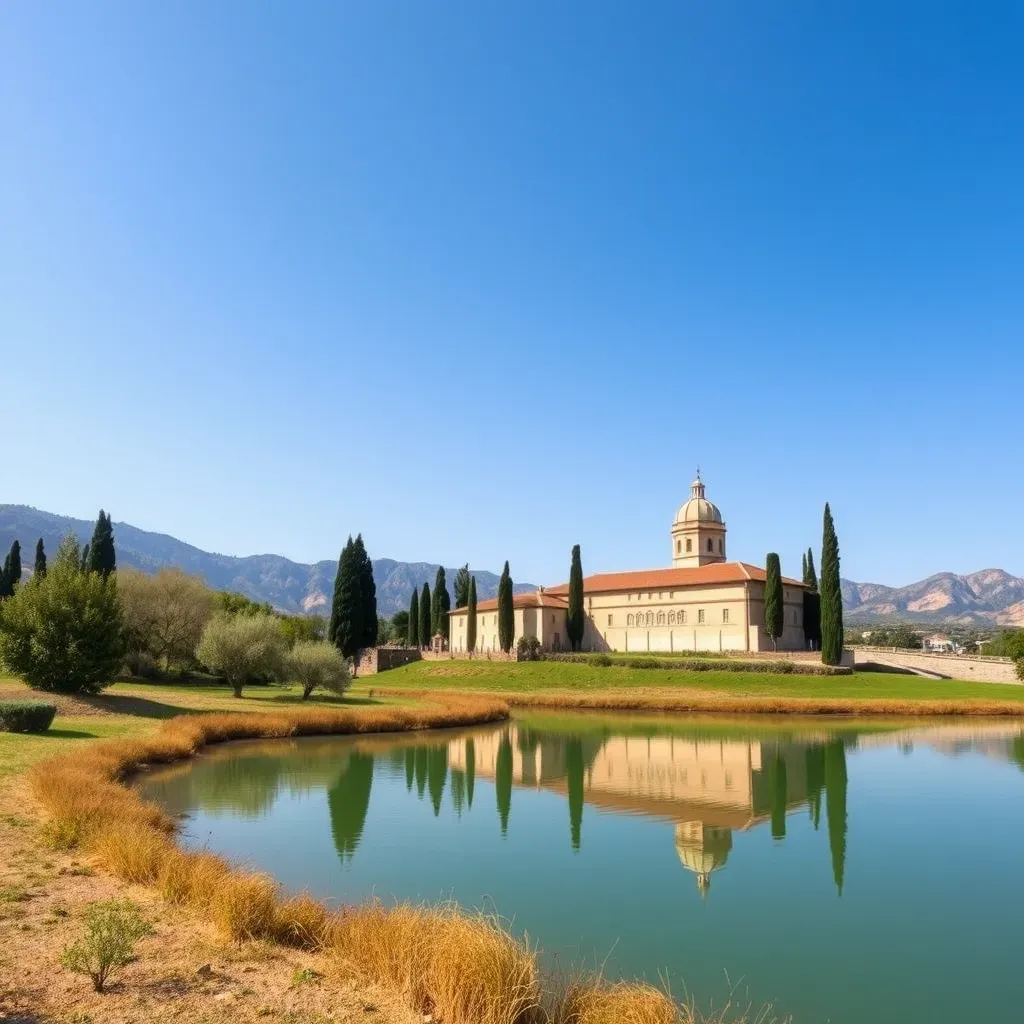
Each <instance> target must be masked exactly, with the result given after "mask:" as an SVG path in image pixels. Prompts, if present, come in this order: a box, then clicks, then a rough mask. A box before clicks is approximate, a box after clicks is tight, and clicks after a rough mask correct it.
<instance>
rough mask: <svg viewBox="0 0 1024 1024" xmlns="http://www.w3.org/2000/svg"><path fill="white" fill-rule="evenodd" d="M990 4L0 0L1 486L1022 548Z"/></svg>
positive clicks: (662, 543)
mask: <svg viewBox="0 0 1024 1024" xmlns="http://www.w3.org/2000/svg"><path fill="white" fill-rule="evenodd" d="M1022 49H1024V7H1022V6H1021V5H1020V4H1016V3H1005V4H1001V3H996V2H992V3H986V4H968V3H948V4H933V3H911V2H907V3H902V4H888V3H871V2H867V3H853V2H848V3H828V4H822V3H817V2H791V3H787V4H768V3H761V2H754V3H739V2H736V3H730V2H723V3H714V4H707V3H697V2H670V3H664V4H659V3H653V2H650V3H643V4H625V3H617V2H616V3H602V2H596V0H591V2H588V3H576V4H569V3H555V4H552V3H546V2H533V0H522V2H516V3H511V2H507V3H495V2H481V0H474V2H468V0H467V2H450V3H444V4H425V3H421V2H387V3H360V4H356V3H352V4H336V3H325V4H320V5H318V4H314V3H311V2H307V3H302V4H286V3H283V2H279V3H264V4H242V3H226V2H218V3H208V2H205V0H203V2H199V0H197V2H185V0H182V2H178V3H174V4H163V5H158V4H137V3H129V2H123V3H117V4H110V3H103V2H100V0H94V2H92V3H89V4H81V3H71V2H68V3H52V4H38V3H32V2H29V0H15V2H10V3H7V4H5V5H4V6H3V8H2V10H0V96H2V102H0V133H2V136H0V137H2V140H3V141H2V150H3V154H4V157H3V159H2V160H0V346H2V364H0V365H2V367H3V371H2V376H3V381H4V388H3V391H4V403H3V407H4V413H5V415H4V422H5V427H6V429H5V437H6V441H5V444H4V453H3V469H2V474H0V480H2V485H0V491H2V494H0V500H3V501H10V502H24V503H28V504H32V505H35V506H37V507H40V508H45V509H48V510H51V511H55V512H62V513H67V514H72V515H80V516H83V517H92V516H94V515H95V513H96V509H97V508H99V507H100V506H101V505H102V506H104V507H105V508H107V509H109V510H110V511H112V513H113V514H114V518H115V519H116V520H127V521H129V522H132V523H134V524H136V525H138V526H141V527H143V528H147V529H154V530H160V531H164V532H168V533H172V534H175V535H176V536H179V537H181V538H183V539H186V540H189V541H190V542H192V543H195V544H198V545H200V546H202V547H205V548H208V549H214V550H219V551H225V552H229V553H234V554H247V553H253V552H262V551H275V552H280V553H283V554H286V555H289V556H290V557H293V558H296V559H300V560H313V559H316V558H325V557H335V556H336V554H337V551H338V549H339V547H340V545H341V543H342V542H343V541H344V539H345V537H346V535H347V534H348V533H349V532H354V531H356V530H362V532H363V533H364V535H365V537H366V540H367V543H368V547H369V549H370V552H371V554H372V555H374V556H375V557H380V556H387V557H392V558H399V559H406V560H430V561H444V562H445V563H448V564H455V563H462V562H464V561H467V560H468V561H470V562H471V563H472V564H473V565H474V566H475V567H479V568H491V569H494V568H498V567H500V564H501V562H502V561H503V560H504V559H505V558H508V559H509V560H510V562H511V565H512V571H513V575H514V576H515V577H516V578H517V579H520V580H531V581H533V582H538V583H543V582H554V581H558V580H560V579H563V578H565V576H566V574H567V564H568V555H569V549H570V547H571V545H572V544H573V543H576V542H579V543H580V544H581V545H582V547H583V557H584V567H585V569H586V570H587V571H597V570H606V569H617V568H636V567H646V566H657V565H662V564H667V562H668V560H669V558H670V549H669V526H670V523H671V520H672V517H673V515H674V512H675V509H676V507H677V505H678V504H679V503H680V502H681V501H682V500H683V499H684V498H685V497H686V495H687V493H688V487H689V482H690V480H691V478H692V477H693V473H694V468H695V466H696V465H697V464H698V463H699V464H700V466H701V468H702V471H703V474H704V477H705V480H706V482H707V486H708V496H709V497H710V498H712V499H713V500H715V501H717V502H718V503H719V504H720V506H721V507H722V509H723V512H724V514H725V517H726V521H727V524H728V526H729V547H730V555H731V556H732V557H735V558H743V559H746V560H749V561H755V562H760V563H762V564H763V559H764V554H765V552H767V551H769V550H777V551H779V552H780V553H781V555H782V560H783V568H784V570H786V571H788V572H792V573H798V572H799V559H800V552H801V550H802V549H803V548H805V547H806V546H807V545H808V544H813V545H814V546H815V548H817V546H818V545H819V544H820V535H821V510H822V506H823V503H824V502H825V501H826V500H828V501H830V502H831V503H832V507H833V511H834V514H835V517H836V522H837V528H838V531H839V538H840V544H841V549H842V555H843V574H844V575H845V576H848V577H850V578H853V579H858V580H874V581H877V582H884V583H891V584H902V583H907V582H910V581H912V580H914V579H918V578H920V577H922V576H924V575H927V574H928V573H930V572H934V571H939V570H944V569H949V570H953V571H958V572H965V571H970V570H973V569H978V568H982V567H986V566H990V565H998V566H1001V567H1004V568H1006V569H1008V570H1010V571H1012V572H1015V573H1018V574H1024V529H1022V526H1021V523H1022V518H1021V508H1022V505H1024V501H1022V499H1024V483H1022V477H1021V472H1020V466H1021V447H1022V439H1024V415H1022V411H1021V395H1022V394H1024V392H1022V387H1021V381H1022V379H1024V345H1022V333H1024V332H1022V326H1024V187H1022V182H1024V63H1022V62H1021V60H1020V54H1021V52H1022Z"/></svg>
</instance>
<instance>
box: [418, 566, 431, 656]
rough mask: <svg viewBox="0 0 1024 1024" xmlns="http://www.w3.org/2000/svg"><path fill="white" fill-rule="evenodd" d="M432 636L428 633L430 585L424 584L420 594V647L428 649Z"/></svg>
mask: <svg viewBox="0 0 1024 1024" xmlns="http://www.w3.org/2000/svg"><path fill="white" fill-rule="evenodd" d="M433 635H434V634H433V633H431V632H430V584H429V583H426V582H424V584H423V593H422V594H420V647H429V646H430V641H431V639H432V637H433Z"/></svg>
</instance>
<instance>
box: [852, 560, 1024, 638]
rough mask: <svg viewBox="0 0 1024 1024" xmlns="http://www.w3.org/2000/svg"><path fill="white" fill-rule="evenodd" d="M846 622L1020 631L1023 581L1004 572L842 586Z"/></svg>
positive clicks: (942, 574) (1023, 608)
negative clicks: (894, 584) (1017, 628)
mask: <svg viewBox="0 0 1024 1024" xmlns="http://www.w3.org/2000/svg"><path fill="white" fill-rule="evenodd" d="M842 586H843V607H844V608H845V610H846V617H847V619H849V620H856V621H858V622H861V621H864V622H879V621H892V620H896V619H898V620H902V621H905V622H934V623H950V624H952V623H958V624H961V625H976V626H986V625H987V626H993V625H997V626H1024V579H1021V578H1020V577H1019V576H1011V575H1010V574H1009V573H1008V572H1005V571H1004V570H1002V569H982V570H980V571H979V572H972V573H969V574H968V575H966V576H957V575H955V574H954V573H951V572H940V573H936V574H935V575H934V576H929V577H928V578H927V579H926V580H921V582H920V583H911V584H910V586H907V587H886V586H882V585H881V584H880V583H853V582H852V581H850V580H843V581H842Z"/></svg>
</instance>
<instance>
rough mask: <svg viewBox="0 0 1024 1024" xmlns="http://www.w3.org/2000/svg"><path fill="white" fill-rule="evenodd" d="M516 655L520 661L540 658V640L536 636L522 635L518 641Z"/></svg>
mask: <svg viewBox="0 0 1024 1024" xmlns="http://www.w3.org/2000/svg"><path fill="white" fill-rule="evenodd" d="M516 656H517V657H518V659H519V660H520V661H539V660H540V641H539V640H538V639H537V638H536V637H535V636H532V635H531V636H521V637H520V638H519V640H518V641H517V642H516Z"/></svg>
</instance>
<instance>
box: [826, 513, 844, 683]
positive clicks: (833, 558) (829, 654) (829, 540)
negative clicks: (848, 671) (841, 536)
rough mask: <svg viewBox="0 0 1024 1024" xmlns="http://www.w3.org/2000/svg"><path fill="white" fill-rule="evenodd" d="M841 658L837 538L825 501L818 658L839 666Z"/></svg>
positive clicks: (840, 609)
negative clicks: (819, 651)
mask: <svg viewBox="0 0 1024 1024" xmlns="http://www.w3.org/2000/svg"><path fill="white" fill-rule="evenodd" d="M842 658H843V592H842V589H841V586H840V582H839V541H838V539H837V538H836V530H835V526H834V525H833V523H832V510H831V509H830V508H829V507H828V502H825V516H824V521H823V526H822V538H821V660H822V661H823V662H824V663H825V664H826V665H838V664H839V662H840V661H842Z"/></svg>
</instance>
